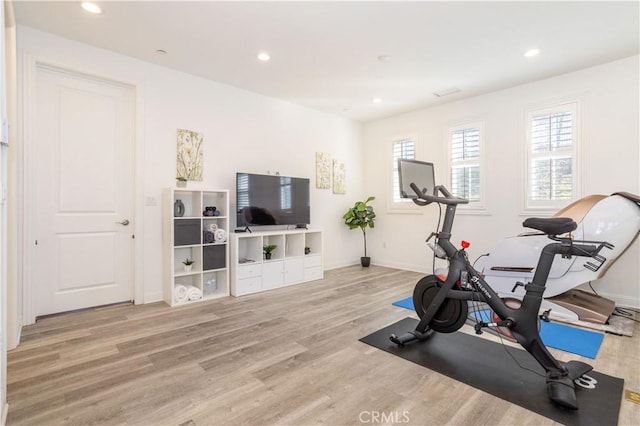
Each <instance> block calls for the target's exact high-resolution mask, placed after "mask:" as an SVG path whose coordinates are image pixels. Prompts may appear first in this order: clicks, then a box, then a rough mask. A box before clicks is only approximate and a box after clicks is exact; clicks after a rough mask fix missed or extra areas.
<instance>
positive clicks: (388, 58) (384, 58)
mask: <svg viewBox="0 0 640 426" xmlns="http://www.w3.org/2000/svg"><path fill="white" fill-rule="evenodd" d="M389 61H391V56H390V55H380V56H378V62H389Z"/></svg>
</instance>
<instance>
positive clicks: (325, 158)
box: [316, 152, 331, 189]
mask: <svg viewBox="0 0 640 426" xmlns="http://www.w3.org/2000/svg"><path fill="white" fill-rule="evenodd" d="M316 188H318V189H329V188H331V154H328V153H326V152H316Z"/></svg>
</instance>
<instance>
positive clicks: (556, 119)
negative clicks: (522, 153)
mask: <svg viewBox="0 0 640 426" xmlns="http://www.w3.org/2000/svg"><path fill="white" fill-rule="evenodd" d="M529 148H530V164H529V185H530V186H529V198H530V200H532V201H543V200H544V201H556V200H571V199H572V198H573V113H572V112H571V111H565V112H558V113H553V114H546V115H538V116H533V117H532V118H531V140H530V145H529Z"/></svg>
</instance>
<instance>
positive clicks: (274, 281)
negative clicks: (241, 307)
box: [231, 229, 324, 296]
mask: <svg viewBox="0 0 640 426" xmlns="http://www.w3.org/2000/svg"><path fill="white" fill-rule="evenodd" d="M231 242H232V245H231V294H232V295H234V296H242V295H245V294H251V293H257V292H260V291H265V290H271V289H274V288H278V287H284V286H288V285H293V284H300V283H303V282H307V281H314V280H319V279H322V278H323V276H324V272H323V267H322V231H319V230H310V229H296V230H287V231H268V232H255V231H254V232H242V233H234V234H231ZM265 245H275V246H276V248H275V250H274V251H273V253H272V254H271V258H270V259H266V258H265V255H264V253H263V247H264V246H265Z"/></svg>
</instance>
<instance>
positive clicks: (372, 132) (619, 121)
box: [364, 56, 640, 307]
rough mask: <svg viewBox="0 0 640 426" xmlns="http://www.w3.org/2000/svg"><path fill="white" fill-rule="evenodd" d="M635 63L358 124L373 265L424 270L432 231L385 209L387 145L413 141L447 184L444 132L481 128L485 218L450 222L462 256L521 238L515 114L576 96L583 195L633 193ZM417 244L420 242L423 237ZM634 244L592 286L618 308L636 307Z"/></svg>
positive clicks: (429, 222) (427, 218) (428, 220)
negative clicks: (371, 215) (468, 125)
mask: <svg viewBox="0 0 640 426" xmlns="http://www.w3.org/2000/svg"><path fill="white" fill-rule="evenodd" d="M638 60H639V57H638V56H634V57H630V58H627V59H623V60H619V61H615V62H611V63H607V64H603V65H600V66H596V67H593V68H588V69H585V70H581V71H578V72H573V73H570V74H566V75H561V76H558V77H554V78H550V79H546V80H542V81H538V82H534V83H530V84H525V85H521V86H517V87H513V88H510V89H506V90H501V91H498V92H493V93H489V94H486V95H482V96H478V97H474V98H469V99H465V100H461V101H457V102H452V103H449V104H445V105H442V106H438V107H433V108H428V109H423V110H420V111H415V112H412V113H408V114H403V115H400V116H397V117H392V118H388V119H384V120H379V121H375V122H370V123H366V124H365V126H364V141H365V145H366V147H367V149H366V154H365V180H366V183H365V189H366V190H367V192H370V193H372V194H374V195H376V196H377V197H378V201H377V202H378V207H379V208H378V211H379V213H378V221H377V222H376V229H375V230H374V231H372V232H371V233H370V235H371V237H370V246H371V256H372V257H373V261H374V262H375V263H378V264H386V265H390V266H399V267H405V268H409V269H415V270H420V271H430V270H431V252H430V250H429V249H428V248H427V247H426V245H425V244H424V239H425V238H426V236H428V234H429V233H430V232H431V231H432V230H434V228H435V226H436V221H437V207H435V206H430V207H423V208H422V209H421V213H420V214H414V215H406V214H389V213H388V212H387V211H386V203H387V198H388V197H387V194H388V192H389V191H388V187H389V185H388V181H389V167H390V163H391V160H390V152H391V150H390V141H392V140H393V139H394V138H395V137H396V136H398V135H406V134H411V133H413V134H416V135H417V137H418V149H419V150H420V151H419V153H418V159H421V160H426V161H432V162H434V163H435V166H436V180H437V182H439V183H442V182H445V173H446V165H445V147H446V134H447V129H448V127H449V126H450V125H451V124H455V123H458V122H463V121H468V120H476V119H479V120H482V121H483V122H484V126H485V127H484V130H485V144H486V145H485V147H486V151H485V158H486V159H487V160H488V163H487V165H488V169H487V170H486V173H485V176H484V179H486V189H487V194H486V195H487V197H486V198H487V207H488V213H489V214H487V215H462V214H460V215H458V216H457V217H456V223H455V225H454V235H453V241H459V240H461V239H466V240H469V241H470V242H471V248H470V255H471V256H470V257H471V258H472V259H474V258H475V257H476V256H478V255H480V254H482V253H486V252H488V251H489V250H490V249H491V247H492V245H493V244H494V242H496V241H497V240H498V239H501V238H503V237H506V236H510V235H514V234H517V233H519V232H522V231H523V230H524V229H523V228H522V227H521V223H522V221H523V220H524V218H525V216H523V215H522V214H521V213H522V208H521V198H520V197H521V194H522V188H523V187H524V185H523V181H522V178H523V175H524V173H523V161H522V156H523V155H524V149H523V147H524V129H525V127H524V118H523V115H524V114H523V111H524V110H525V109H526V108H528V107H530V106H532V105H537V104H540V103H545V102H548V101H553V100H557V99H563V98H567V97H576V96H581V97H583V98H584V106H585V109H584V115H583V121H582V123H583V144H582V147H581V148H582V151H581V153H582V161H583V166H582V188H583V190H582V193H583V195H587V194H610V193H612V192H616V191H628V192H632V193H635V194H639V193H640V184H639V182H640V176H639V172H638V155H639V152H638V151H639V148H638V147H639V141H640V135H639V131H638V126H639V121H638V120H639V114H640V110H639V67H638ZM423 237H424V238H423ZM639 259H640V250H639V242H638V241H636V242H635V243H634V244H633V245H632V247H631V248H630V249H629V250H628V251H627V252H626V253H625V254H624V255H623V256H622V257H621V258H620V259H619V260H618V262H617V263H616V264H614V265H613V266H612V267H611V269H610V270H609V271H608V273H607V275H606V276H605V277H604V278H603V279H601V280H599V281H598V282H595V283H593V286H594V288H595V289H596V290H597V291H598V292H601V293H602V294H605V295H608V296H609V297H611V298H613V299H615V300H616V301H618V302H619V303H621V304H625V305H632V306H636V307H637V306H640V285H639V281H638V280H639V279H638V277H639V276H640V265H639V264H640V262H639V261H638V260H639Z"/></svg>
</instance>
